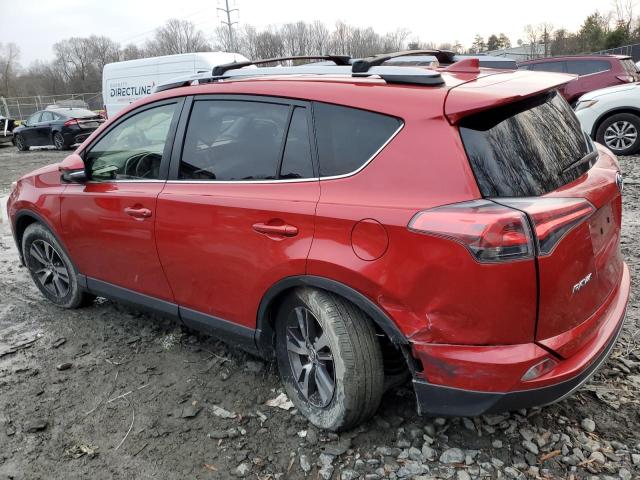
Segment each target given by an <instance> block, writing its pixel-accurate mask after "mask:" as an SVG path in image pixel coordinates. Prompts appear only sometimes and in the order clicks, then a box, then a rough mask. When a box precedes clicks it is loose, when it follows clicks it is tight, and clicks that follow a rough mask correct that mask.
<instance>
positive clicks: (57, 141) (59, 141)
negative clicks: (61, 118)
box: [53, 133, 64, 150]
mask: <svg viewBox="0 0 640 480" xmlns="http://www.w3.org/2000/svg"><path fill="white" fill-rule="evenodd" d="M53 144H54V146H55V147H56V148H57V149H58V150H62V149H63V148H64V139H63V138H62V135H60V134H59V133H56V134H55V135H54V136H53Z"/></svg>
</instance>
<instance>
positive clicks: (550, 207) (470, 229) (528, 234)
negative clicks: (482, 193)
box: [409, 198, 595, 263]
mask: <svg viewBox="0 0 640 480" xmlns="http://www.w3.org/2000/svg"><path fill="white" fill-rule="evenodd" d="M499 202H500V203H496V202H493V201H489V200H472V201H470V202H462V203H455V204H451V205H445V206H442V207H436V208H432V209H430V210H423V211H422V212H418V213H417V214H416V215H414V217H413V218H412V219H411V221H410V222H409V229H410V230H412V231H414V232H419V233H425V234H428V235H434V236H438V237H443V238H448V239H451V240H454V241H456V242H458V243H460V244H462V245H464V246H465V247H466V248H467V250H469V252H470V253H471V254H472V255H473V256H474V258H475V259H476V260H478V261H479V262H482V263H494V262H506V261H512V260H522V259H527V258H533V256H534V253H535V252H536V251H537V253H538V255H540V256H544V255H549V254H550V253H551V252H552V251H553V249H554V248H555V247H556V245H557V244H558V242H560V240H561V239H562V238H563V237H564V236H565V235H566V234H567V233H569V231H571V230H572V229H573V228H575V227H576V226H577V225H579V224H580V223H582V222H583V221H584V220H586V219H587V218H589V217H590V216H591V214H593V212H595V208H594V207H593V205H591V203H589V202H588V201H587V200H585V199H583V198H508V199H500V200H499ZM527 217H528V218H527ZM530 225H531V226H530ZM531 228H533V232H532V231H531Z"/></svg>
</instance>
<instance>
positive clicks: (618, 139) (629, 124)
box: [596, 113, 640, 155]
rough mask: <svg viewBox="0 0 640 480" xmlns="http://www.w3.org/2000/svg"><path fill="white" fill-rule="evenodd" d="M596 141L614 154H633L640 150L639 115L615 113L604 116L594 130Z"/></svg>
mask: <svg viewBox="0 0 640 480" xmlns="http://www.w3.org/2000/svg"><path fill="white" fill-rule="evenodd" d="M596 141H597V142H598V143H601V144H602V145H605V146H606V147H607V148H608V149H609V150H611V151H612V152H613V153H615V154H616V155H633V154H634V153H636V152H637V151H638V150H640V117H638V116H637V115H634V114H632V113H617V114H615V115H611V116H610V117H608V118H605V119H604V121H603V122H602V123H601V124H600V125H599V126H598V130H597V131H596Z"/></svg>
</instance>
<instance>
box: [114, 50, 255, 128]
mask: <svg viewBox="0 0 640 480" xmlns="http://www.w3.org/2000/svg"><path fill="white" fill-rule="evenodd" d="M245 61H247V58H246V57H243V56H242V55H240V54H238V53H228V52H198V53H183V54H180V55H167V56H164V57H151V58H140V59H138V60H127V61H126V62H115V63H108V64H107V65H105V66H104V70H103V71H102V98H103V101H104V107H105V110H106V114H107V117H109V118H111V117H113V116H114V115H115V114H116V113H118V112H119V111H120V110H122V109H123V108H124V107H126V106H127V105H129V104H130V103H132V102H135V101H136V100H138V99H139V98H142V97H145V96H147V95H150V94H151V92H152V91H153V87H155V86H156V85H157V84H158V83H162V82H166V81H167V80H170V79H172V78H175V77H183V76H187V75H192V74H196V73H203V72H211V71H212V70H213V67H215V66H216V65H223V64H225V63H231V62H245Z"/></svg>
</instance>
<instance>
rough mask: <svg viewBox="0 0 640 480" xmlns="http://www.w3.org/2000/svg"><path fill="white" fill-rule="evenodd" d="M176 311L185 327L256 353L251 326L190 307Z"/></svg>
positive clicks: (179, 308)
mask: <svg viewBox="0 0 640 480" xmlns="http://www.w3.org/2000/svg"><path fill="white" fill-rule="evenodd" d="M178 311H179V314H180V318H181V319H182V321H183V322H184V324H185V325H186V326H187V327H189V328H193V329H194V330H198V331H201V332H204V333H209V334H211V335H213V336H215V337H218V338H221V339H222V340H226V341H228V342H230V343H232V344H233V345H236V346H238V347H240V348H242V349H243V350H247V351H250V352H252V353H258V351H257V349H256V344H255V341H254V336H255V330H254V329H253V328H249V327H245V326H244V325H238V324H237V323H233V322H229V321H227V320H223V319H222V318H218V317H214V316H213V315H207V314H205V313H201V312H198V311H196V310H191V309H190V308H185V307H178Z"/></svg>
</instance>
